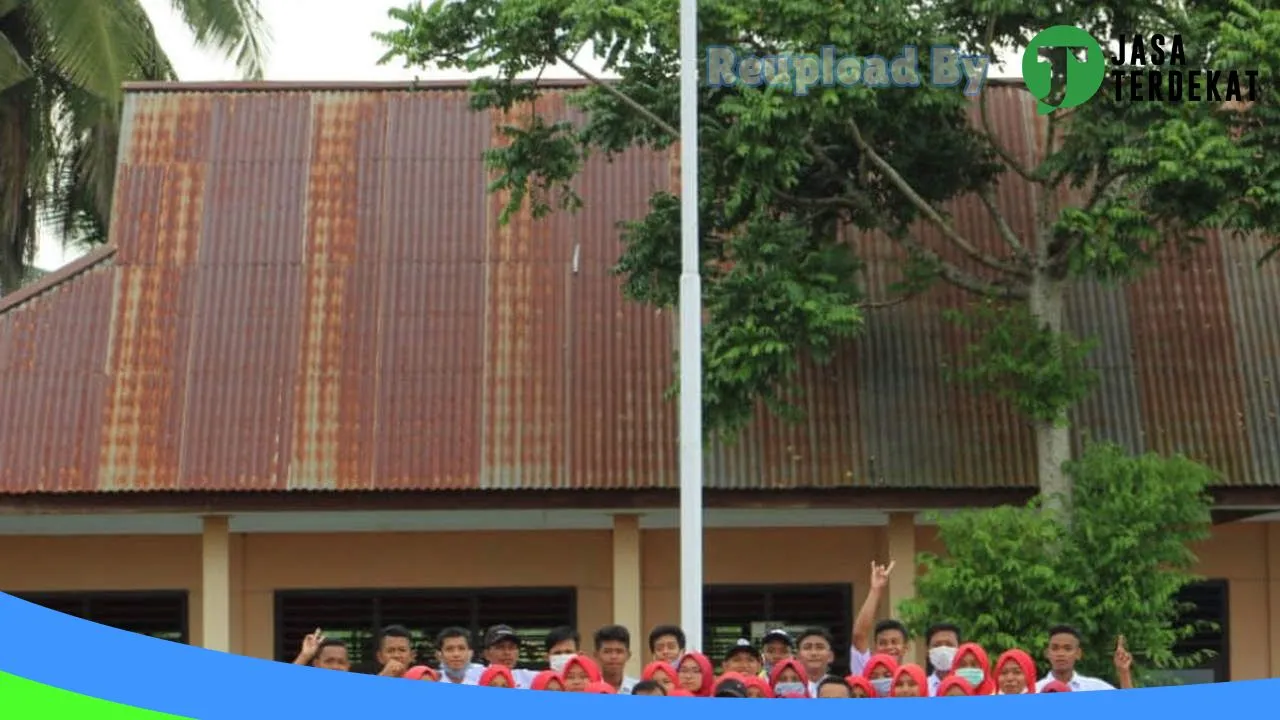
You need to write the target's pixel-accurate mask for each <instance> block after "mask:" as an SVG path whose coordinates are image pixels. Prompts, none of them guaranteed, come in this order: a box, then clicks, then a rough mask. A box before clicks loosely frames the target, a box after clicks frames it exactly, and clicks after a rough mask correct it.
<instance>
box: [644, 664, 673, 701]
mask: <svg viewBox="0 0 1280 720" xmlns="http://www.w3.org/2000/svg"><path fill="white" fill-rule="evenodd" d="M640 679H641V680H652V681H654V682H656V683H658V684H659V685H661V686H662V689H663V690H666V691H667V694H668V695H669V694H671V691H672V689H674V688H675V686H676V669H675V668H673V667H671V663H667V662H663V661H661V660H658V661H656V662H651V663H649V664H648V665H645V666H644V672H642V673H640Z"/></svg>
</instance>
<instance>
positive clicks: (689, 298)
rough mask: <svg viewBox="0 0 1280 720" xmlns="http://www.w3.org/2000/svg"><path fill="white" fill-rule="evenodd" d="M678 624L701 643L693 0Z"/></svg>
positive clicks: (691, 7)
mask: <svg viewBox="0 0 1280 720" xmlns="http://www.w3.org/2000/svg"><path fill="white" fill-rule="evenodd" d="M680 208H681V223H680V224H681V232H680V239H681V246H682V249H683V255H684V261H683V267H682V270H681V273H680V348H679V349H680V625H681V627H682V628H683V629H684V632H685V636H686V638H687V640H688V645H689V649H690V650H701V649H702V469H703V468H702V278H701V276H700V272H699V270H700V268H699V253H698V2H697V0H680Z"/></svg>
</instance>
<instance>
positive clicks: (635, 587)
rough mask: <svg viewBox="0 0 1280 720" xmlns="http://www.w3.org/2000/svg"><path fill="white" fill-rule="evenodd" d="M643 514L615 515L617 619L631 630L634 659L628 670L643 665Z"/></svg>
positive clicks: (632, 673)
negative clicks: (641, 538) (641, 518)
mask: <svg viewBox="0 0 1280 720" xmlns="http://www.w3.org/2000/svg"><path fill="white" fill-rule="evenodd" d="M641 592H642V590H641V585H640V516H639V515H614V516H613V621H614V622H615V623H617V624H618V625H622V626H623V627H625V628H627V629H628V630H630V631H631V661H630V662H628V663H627V674H628V675H630V676H632V677H639V676H640V671H641V670H642V669H643V665H642V664H641V663H642V658H643V657H644V652H645V638H646V637H647V636H646V635H645V629H644V627H643V625H641V623H642V622H643V620H642V618H643V615H641V612H640V610H641V609H640V595H641Z"/></svg>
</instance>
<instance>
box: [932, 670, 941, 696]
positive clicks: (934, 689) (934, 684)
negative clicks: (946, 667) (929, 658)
mask: <svg viewBox="0 0 1280 720" xmlns="http://www.w3.org/2000/svg"><path fill="white" fill-rule="evenodd" d="M941 684H942V678H940V677H938V673H936V672H935V673H929V697H936V696H937V695H938V686H939V685H941Z"/></svg>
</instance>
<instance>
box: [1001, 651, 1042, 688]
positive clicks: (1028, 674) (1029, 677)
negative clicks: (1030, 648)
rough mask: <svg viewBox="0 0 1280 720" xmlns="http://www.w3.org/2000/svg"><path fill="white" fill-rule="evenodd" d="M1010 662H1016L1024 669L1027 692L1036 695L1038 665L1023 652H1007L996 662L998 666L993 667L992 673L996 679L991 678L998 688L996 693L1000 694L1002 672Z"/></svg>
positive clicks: (1023, 675)
mask: <svg viewBox="0 0 1280 720" xmlns="http://www.w3.org/2000/svg"><path fill="white" fill-rule="evenodd" d="M1010 662H1015V663H1017V664H1018V667H1019V668H1021V669H1022V677H1023V678H1024V679H1025V680H1026V683H1027V692H1028V693H1034V692H1035V691H1036V663H1035V661H1034V660H1032V659H1031V656H1030V655H1028V654H1026V653H1025V652H1023V651H1021V650H1006V651H1004V653H1002V654H1001V655H1000V657H999V658H998V659H997V660H996V664H995V665H994V666H992V668H991V672H992V673H993V674H994V675H995V677H993V678H991V682H992V683H993V684H994V685H995V687H996V692H1000V671H1001V670H1002V669H1004V666H1005V665H1006V664H1008V663H1010Z"/></svg>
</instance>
